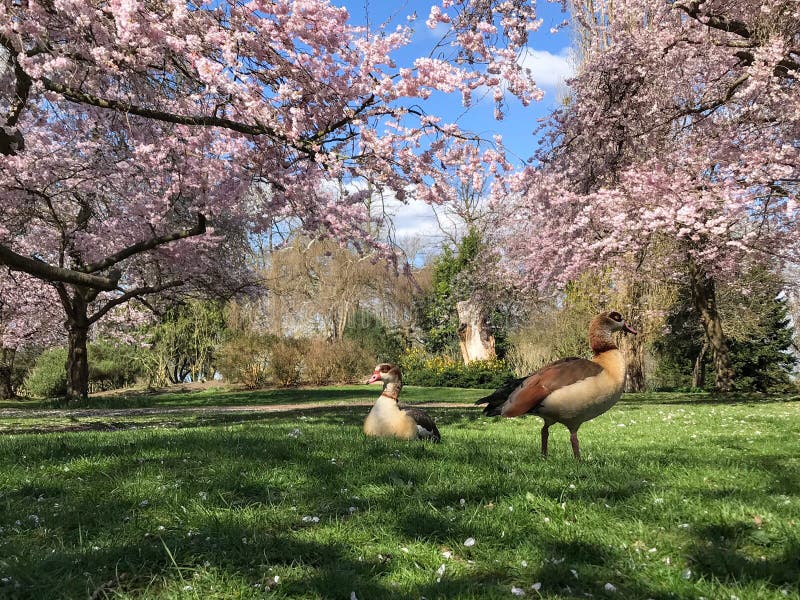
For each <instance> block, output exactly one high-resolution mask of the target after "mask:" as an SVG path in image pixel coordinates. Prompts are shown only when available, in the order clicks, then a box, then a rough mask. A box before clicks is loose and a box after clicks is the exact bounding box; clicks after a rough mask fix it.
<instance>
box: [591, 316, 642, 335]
mask: <svg viewBox="0 0 800 600" xmlns="http://www.w3.org/2000/svg"><path fill="white" fill-rule="evenodd" d="M592 324H593V325H595V324H596V325H595V326H596V327H597V328H598V329H603V330H605V331H608V332H609V333H614V332H615V331H621V332H623V333H632V334H636V333H638V332H637V331H636V330H635V329H634V328H633V327H631V326H630V324H629V323H628V322H627V321H626V320H625V319H624V318H623V317H622V315H621V314H620V313H618V312H617V311H615V310H612V311H609V312H604V313H600V314H599V315H597V316H596V317H595V318H594V321H593V323H592Z"/></svg>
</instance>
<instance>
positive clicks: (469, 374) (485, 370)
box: [400, 348, 514, 388]
mask: <svg viewBox="0 0 800 600" xmlns="http://www.w3.org/2000/svg"><path fill="white" fill-rule="evenodd" d="M400 367H401V368H402V370H403V381H404V382H405V383H407V384H409V385H422V386H426V387H466V388H495V387H499V386H500V385H502V384H503V383H505V382H506V381H508V380H509V379H511V378H513V377H514V374H513V372H512V371H511V368H510V367H509V366H508V364H506V361H505V360H503V359H497V358H494V359H491V360H476V361H473V362H471V363H469V364H468V365H465V364H464V363H463V362H462V361H461V359H460V358H454V357H453V356H450V355H447V354H428V353H427V352H425V351H424V350H423V349H421V348H410V349H408V350H406V351H405V352H404V353H403V355H402V356H401V357H400Z"/></svg>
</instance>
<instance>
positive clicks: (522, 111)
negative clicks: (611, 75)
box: [332, 0, 571, 162]
mask: <svg viewBox="0 0 800 600" xmlns="http://www.w3.org/2000/svg"><path fill="white" fill-rule="evenodd" d="M332 2H333V3H334V4H340V5H343V6H345V7H346V8H347V9H348V10H349V11H350V15H351V21H352V22H353V23H354V24H358V25H365V24H367V23H369V25H370V27H371V28H372V29H377V28H378V27H379V26H380V25H381V24H382V23H384V22H386V21H387V20H388V21H389V22H390V23H391V24H392V26H391V27H390V28H389V29H392V28H393V27H394V25H395V24H407V20H406V16H407V15H409V14H412V13H414V12H416V14H417V20H416V22H414V24H413V27H414V29H415V34H414V38H413V42H412V44H411V45H410V46H408V47H407V48H404V49H403V51H402V52H399V53H397V54H396V55H395V58H396V59H397V61H398V66H407V65H410V64H411V62H412V61H413V60H414V59H415V58H417V57H419V56H428V54H429V53H430V51H431V49H432V48H433V46H434V44H435V43H436V42H437V41H438V39H439V35H438V34H437V33H436V32H435V31H431V30H430V29H428V27H427V25H425V21H426V19H427V17H428V13H429V11H430V6H431V5H432V4H433V2H434V0H394V1H393V0H332ZM537 12H538V16H539V18H541V19H542V20H543V24H542V26H541V28H540V29H539V31H537V32H534V33H533V34H532V35H531V38H530V41H529V51H528V53H527V55H526V58H525V59H524V60H525V64H526V66H528V67H529V68H531V70H532V72H533V74H534V78H535V79H536V81H537V83H538V84H539V87H541V88H542V89H543V90H544V92H545V97H544V99H543V100H542V101H541V102H536V103H534V104H533V105H532V106H529V107H523V106H521V105H520V103H519V102H517V101H515V100H514V99H513V98H512V99H511V100H510V102H509V104H508V109H509V110H508V113H507V115H506V117H505V119H504V120H503V121H497V120H495V118H494V104H493V102H492V100H491V98H486V99H484V100H483V101H480V102H476V103H475V104H474V106H473V107H471V108H470V110H469V111H468V112H467V113H466V114H464V107H463V105H462V104H461V96H460V94H455V95H453V96H451V97H445V96H444V95H442V94H436V95H434V96H433V97H431V99H430V100H429V101H428V102H426V103H425V104H424V108H425V110H427V111H428V112H430V113H433V114H438V115H440V116H442V117H443V118H445V119H446V120H454V119H458V120H459V123H461V124H462V125H463V126H464V128H466V129H469V130H471V131H474V132H476V133H479V134H482V135H483V136H484V137H486V138H488V139H491V138H492V136H493V135H494V134H496V133H499V134H501V135H502V136H503V140H504V143H505V145H506V148H507V149H508V150H509V151H510V152H511V156H512V159H514V158H516V159H517V160H518V161H519V162H523V161H525V160H526V159H528V158H530V157H531V155H532V154H533V150H534V148H535V143H536V138H535V137H534V136H533V132H534V130H535V129H536V127H537V119H538V118H541V117H543V116H545V115H546V114H547V113H549V112H550V111H551V110H552V109H553V107H554V106H555V105H556V103H557V102H558V98H559V88H562V90H563V83H562V82H563V80H564V78H565V77H567V76H568V75H569V73H570V69H571V63H570V61H569V58H568V51H569V47H570V42H571V39H570V32H569V30H568V29H562V30H560V31H559V32H558V33H555V34H553V33H550V29H551V28H553V27H556V26H557V25H558V24H559V23H561V22H562V21H563V20H564V19H565V18H566V15H565V14H564V13H562V12H561V4H560V2H557V3H553V2H547V1H545V0H540V1H539V2H537ZM562 94H563V92H562Z"/></svg>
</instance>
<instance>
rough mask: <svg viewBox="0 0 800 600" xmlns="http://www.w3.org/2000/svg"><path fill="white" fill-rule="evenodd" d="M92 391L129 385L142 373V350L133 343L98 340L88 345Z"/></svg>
mask: <svg viewBox="0 0 800 600" xmlns="http://www.w3.org/2000/svg"><path fill="white" fill-rule="evenodd" d="M88 353H89V387H90V389H91V391H93V392H94V391H101V390H110V389H117V388H122V387H126V386H129V385H131V384H133V383H134V382H135V381H136V378H137V377H138V376H139V375H141V374H142V372H143V371H142V361H141V360H140V359H139V354H140V353H141V350H140V349H139V348H137V347H135V346H133V345H131V344H116V343H114V342H113V341H110V340H98V341H96V342H92V343H91V344H89V347H88Z"/></svg>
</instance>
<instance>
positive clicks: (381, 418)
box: [364, 363, 442, 442]
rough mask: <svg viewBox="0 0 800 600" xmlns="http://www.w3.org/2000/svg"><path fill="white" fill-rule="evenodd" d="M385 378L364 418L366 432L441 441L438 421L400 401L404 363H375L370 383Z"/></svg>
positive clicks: (407, 438)
mask: <svg viewBox="0 0 800 600" xmlns="http://www.w3.org/2000/svg"><path fill="white" fill-rule="evenodd" d="M378 381H381V382H383V392H382V393H381V395H380V398H378V401H377V402H376V403H375V405H374V406H373V407H372V410H370V411H369V414H368V415H367V418H366V420H365V421H364V433H365V434H367V435H369V436H374V437H396V438H400V439H403V440H416V439H421V440H432V441H434V442H438V441H440V440H441V439H442V438H441V436H440V435H439V430H438V429H437V427H436V423H435V422H434V421H433V419H431V418H430V416H428V414H427V413H426V412H425V411H422V410H420V409H418V408H413V407H403V408H401V407H400V406H399V405H398V404H397V398H398V396H399V395H400V390H402V389H403V378H402V375H401V374H400V367H397V366H395V365H390V364H387V363H383V364H380V365H378V366H376V367H375V371H374V372H373V373H372V378H371V379H370V380H369V381H368V382H367V383H375V382H378Z"/></svg>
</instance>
